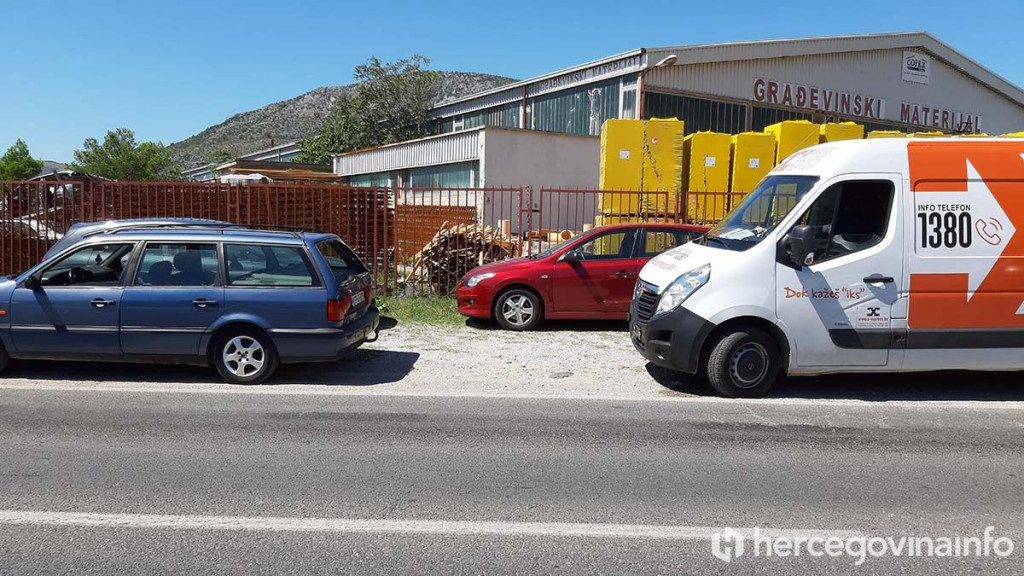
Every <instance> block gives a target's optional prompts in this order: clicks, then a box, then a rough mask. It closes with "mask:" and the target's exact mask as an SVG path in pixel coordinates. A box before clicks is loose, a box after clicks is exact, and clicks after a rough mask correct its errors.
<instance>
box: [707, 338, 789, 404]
mask: <svg viewBox="0 0 1024 576" xmlns="http://www.w3.org/2000/svg"><path fill="white" fill-rule="evenodd" d="M779 364H780V360H779V348H778V346H777V345H776V344H775V341H774V340H773V339H772V338H771V337H770V336H768V335H767V334H765V333H764V332H761V331H760V330H757V329H754V328H740V329H738V330H735V331H733V332H728V333H726V334H723V335H722V337H721V338H719V339H718V341H717V342H715V344H714V346H713V347H712V348H711V353H710V354H709V355H708V364H707V374H708V380H709V381H710V383H711V387H712V388H714V389H715V391H716V392H718V393H719V394H721V395H722V396H728V397H729V398H757V397H759V396H764V394H765V393H766V392H768V389H769V388H771V387H772V384H774V383H775V378H776V377H777V376H778V374H779Z"/></svg>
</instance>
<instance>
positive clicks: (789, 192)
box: [705, 176, 818, 251]
mask: <svg viewBox="0 0 1024 576" xmlns="http://www.w3.org/2000/svg"><path fill="white" fill-rule="evenodd" d="M817 181H818V177H817V176H769V177H767V178H765V179H764V180H762V181H761V183H760V184H759V185H758V186H757V188H755V189H754V191H753V192H751V193H750V194H748V195H747V197H746V198H744V199H743V202H741V203H740V205H739V206H737V207H736V208H735V209H734V210H733V211H732V212H730V213H729V214H728V215H727V216H726V217H725V218H723V219H722V221H721V222H719V223H718V225H717V226H715V227H714V228H712V229H711V231H710V232H708V234H707V237H706V239H705V243H706V244H707V245H708V246H715V247H717V248H725V249H727V250H739V251H743V250H746V249H748V248H750V247H751V246H754V245H755V244H757V243H758V242H760V241H761V240H762V239H764V237H765V236H767V235H768V233H769V232H771V231H772V230H774V229H775V227H776V226H778V225H779V222H781V221H782V219H783V218H785V217H786V215H787V214H789V211H790V210H792V209H793V207H794V206H796V204H797V202H799V201H800V199H801V198H803V197H804V195H805V194H807V191H808V190H810V189H811V187H813V186H814V183H815V182H817Z"/></svg>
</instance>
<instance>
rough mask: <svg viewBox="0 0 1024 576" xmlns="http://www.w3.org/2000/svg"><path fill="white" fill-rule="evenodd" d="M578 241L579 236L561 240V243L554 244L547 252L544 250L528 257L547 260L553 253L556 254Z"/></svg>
mask: <svg viewBox="0 0 1024 576" xmlns="http://www.w3.org/2000/svg"><path fill="white" fill-rule="evenodd" d="M579 239H580V237H579V236H573V237H572V238H569V239H568V240H563V241H561V242H559V243H558V244H555V245H554V246H552V247H550V248H548V249H547V250H544V251H543V252H538V253H536V254H534V255H532V256H530V258H547V257H548V256H551V255H552V254H554V253H555V252H558V251H559V250H561V249H562V248H565V247H566V246H568V245H569V244H571V243H573V242H576V241H578V240H579Z"/></svg>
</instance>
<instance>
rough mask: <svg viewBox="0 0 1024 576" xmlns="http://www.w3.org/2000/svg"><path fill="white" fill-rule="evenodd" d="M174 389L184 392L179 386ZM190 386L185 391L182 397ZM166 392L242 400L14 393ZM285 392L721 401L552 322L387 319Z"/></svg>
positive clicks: (137, 367)
mask: <svg viewBox="0 0 1024 576" xmlns="http://www.w3.org/2000/svg"><path fill="white" fill-rule="evenodd" d="M1020 376H1021V373H1019V372H1016V373H1014V372H1003V373H981V372H955V371H951V372H939V373H918V374H906V373H894V374H874V375H862V374H861V375H858V374H846V375H833V376H819V377H814V378H786V379H782V380H781V381H780V382H778V383H776V385H775V387H774V388H773V390H772V392H771V393H770V394H769V398H768V399H767V401H771V400H772V399H773V398H799V399H810V400H859V401H869V402H879V401H883V402H884V401H890V400H909V401H914V402H917V401H921V400H939V401H964V400H975V401H978V400H980V401H1001V402H1007V401H1010V402H1022V401H1024V388H1022V387H1021V386H1020ZM168 384H171V385H174V386H171V387H168V386H167V385H168ZM179 385H180V386H179ZM69 386H71V387H76V388H106V389H124V388H132V389H138V388H156V389H168V388H173V389H179V390H182V391H189V390H211V391H216V392H222V391H224V392H230V391H233V390H242V389H247V390H250V391H251V390H253V388H249V387H242V386H231V385H228V384H225V383H224V382H223V381H222V380H221V379H220V377H219V376H218V375H217V373H216V372H215V371H214V370H213V369H212V368H209V369H207V368H197V367H188V366H153V365H147V364H90V363H77V362H75V363H72V362H13V363H12V364H11V366H10V367H9V369H8V371H7V372H6V373H4V375H3V377H2V378H0V388H4V387H14V388H23V387H33V388H35V387H44V388H45V387H58V388H66V387H69ZM262 387H263V388H265V389H273V390H277V391H283V392H292V391H295V392H300V393H301V392H314V393H316V392H327V391H332V392H341V393H345V392H358V393H364V392H368V391H372V392H373V393H377V392H381V393H385V394H386V393H394V394H409V393H412V394H427V395H435V394H440V395H456V396H457V395H468V396H473V395H488V394H492V395H502V396H505V395H524V396H576V397H594V396H600V397H617V398H639V399H642V398H665V397H666V396H675V397H692V396H705V397H706V396H714V393H713V392H712V391H711V389H710V387H709V386H707V384H704V383H702V382H701V381H700V380H698V379H695V378H693V377H691V376H687V375H684V374H679V373H675V372H671V371H668V370H663V369H661V368H658V367H656V366H654V365H652V364H648V363H647V362H646V360H645V359H644V358H643V357H642V356H640V354H638V353H637V352H636V351H635V350H634V349H633V345H632V344H631V343H630V341H629V334H628V332H627V331H626V324H625V323H624V322H611V323H609V322H546V323H544V324H542V325H541V329H540V330H537V331H534V332H526V333H517V332H507V331H504V330H499V329H498V328H497V326H496V325H494V324H491V323H477V322H475V321H474V322H471V323H469V324H467V325H464V326H449V327H435V326H427V325H422V324H413V323H401V324H396V323H395V321H394V320H390V319H385V322H384V324H383V329H382V330H381V333H380V338H379V339H378V340H377V341H376V342H372V343H368V344H366V345H364V347H363V348H360V349H359V350H357V351H355V352H354V353H353V354H352V355H351V356H350V357H348V358H345V359H343V360H340V361H338V362H332V363H329V364H293V365H285V366H282V367H281V369H280V371H279V372H278V373H277V374H276V375H275V376H274V377H273V378H271V379H270V381H269V382H267V383H265V384H263V385H262Z"/></svg>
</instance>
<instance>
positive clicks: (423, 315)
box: [377, 296, 466, 327]
mask: <svg viewBox="0 0 1024 576" xmlns="http://www.w3.org/2000/svg"><path fill="white" fill-rule="evenodd" d="M377 305H378V307H379V308H380V314H381V316H389V317H391V318H394V319H395V320H398V321H399V322H409V323H412V324H427V325H430V326H453V327H454V326H465V324H466V317H465V316H463V315H462V314H459V312H458V310H457V309H456V308H457V305H456V303H455V298H451V297H446V296H422V297H418V296H378V297H377Z"/></svg>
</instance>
